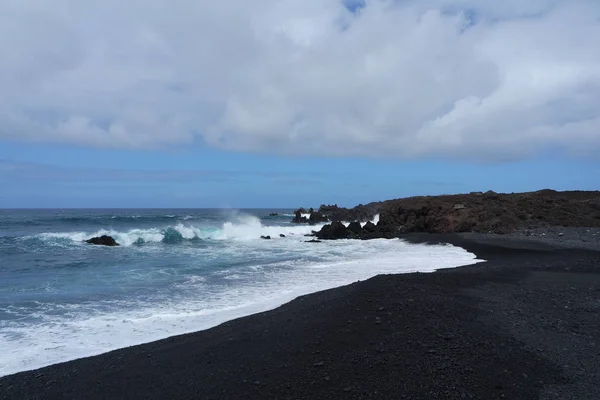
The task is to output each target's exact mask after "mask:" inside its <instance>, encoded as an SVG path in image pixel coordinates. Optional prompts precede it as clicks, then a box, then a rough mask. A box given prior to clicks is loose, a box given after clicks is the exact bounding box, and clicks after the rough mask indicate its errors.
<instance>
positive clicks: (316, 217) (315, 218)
mask: <svg viewBox="0 0 600 400" xmlns="http://www.w3.org/2000/svg"><path fill="white" fill-rule="evenodd" d="M308 222H309V223H310V224H313V225H314V224H318V223H320V222H329V219H328V218H327V217H326V216H324V215H323V214H321V213H320V212H318V211H316V212H315V211H313V212H311V213H310V217H309V218H308Z"/></svg>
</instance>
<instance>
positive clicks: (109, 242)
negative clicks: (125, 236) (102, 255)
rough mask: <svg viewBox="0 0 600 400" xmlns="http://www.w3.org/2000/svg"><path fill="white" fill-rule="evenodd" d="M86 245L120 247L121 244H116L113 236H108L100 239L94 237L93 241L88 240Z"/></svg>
mask: <svg viewBox="0 0 600 400" xmlns="http://www.w3.org/2000/svg"><path fill="white" fill-rule="evenodd" d="M85 242H86V243H89V244H95V245H98V246H111V247H113V246H119V243H117V242H116V240H115V239H113V238H112V237H111V236H107V235H102V236H100V237H93V238H91V239H88V240H86V241H85Z"/></svg>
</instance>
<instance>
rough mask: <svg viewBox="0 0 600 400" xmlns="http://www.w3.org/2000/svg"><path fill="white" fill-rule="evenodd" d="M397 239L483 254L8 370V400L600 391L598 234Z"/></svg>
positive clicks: (580, 395) (3, 391)
mask: <svg viewBox="0 0 600 400" xmlns="http://www.w3.org/2000/svg"><path fill="white" fill-rule="evenodd" d="M596 237H597V236H596ZM400 238H401V239H404V240H407V241H409V242H412V243H442V242H443V243H450V244H452V245H455V246H459V247H462V248H464V249H465V250H467V251H468V252H470V253H474V254H475V255H476V256H477V258H478V259H485V260H487V262H486V263H484V264H479V265H476V266H462V267H457V268H452V269H441V270H438V271H437V272H434V273H427V274H423V273H413V274H400V275H378V276H376V277H374V278H371V279H368V280H366V281H361V282H356V283H353V284H350V285H347V286H342V287H338V288H334V289H329V290H325V291H322V292H317V293H313V294H309V295H305V296H300V297H299V298H297V299H295V300H293V301H291V302H289V303H286V304H284V305H282V306H280V307H278V308H276V309H274V310H271V311H266V312H263V313H259V314H253V315H250V316H247V317H242V318H238V319H235V320H232V321H229V322H226V323H224V324H221V325H219V326H216V327H214V328H210V329H208V330H205V331H200V332H195V333H191V334H186V335H180V336H174V337H171V338H167V339H163V340H159V341H157V342H152V343H146V344H142V345H138V346H133V347H129V348H124V349H119V350H115V351H112V352H109V353H105V354H101V355H98V356H93V357H88V358H83V359H78V360H73V361H68V362H66V363H61V364H55V365H52V366H49V367H44V368H41V369H38V370H33V371H26V372H20V373H17V374H14V375H8V376H5V377H2V378H0V399H4V398H24V399H27V398H31V399H34V398H45V399H52V398H65V397H67V398H82V399H83V398H85V399H94V398H148V399H151V398H232V399H233V398H261V399H263V398H293V399H296V398H370V397H373V398H390V399H391V398H402V396H403V395H405V396H406V398H457V399H458V398H502V396H504V398H523V399H528V398H545V399H555V398H556V399H559V398H561V399H567V398H573V399H587V398H589V399H595V398H600V383H597V382H600V376H599V375H598V374H599V373H598V371H597V367H596V366H597V365H600V356H599V355H598V351H597V348H595V347H594V343H597V342H598V341H600V321H599V320H598V313H600V294H599V293H600V253H599V252H597V251H593V249H594V248H595V246H597V245H598V243H597V240H592V241H590V242H582V243H591V244H586V245H584V246H583V247H586V246H587V247H588V249H580V248H565V246H564V245H561V244H560V243H558V242H556V241H555V240H554V239H544V240H542V241H539V240H537V241H534V240H526V239H523V238H519V237H511V236H502V237H498V236H497V235H494V236H491V235H485V234H475V235H469V234H439V235H436V234H407V235H401V236H400ZM561 238H562V237H561ZM574 241H576V240H574ZM580 244H581V243H580ZM571 247H573V246H571ZM561 306H562V308H561ZM565 307H567V308H565Z"/></svg>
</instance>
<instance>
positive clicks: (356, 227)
mask: <svg viewBox="0 0 600 400" xmlns="http://www.w3.org/2000/svg"><path fill="white" fill-rule="evenodd" d="M347 229H348V230H349V231H350V232H352V233H356V234H360V233H361V232H362V227H361V226H360V222H358V221H354V222H350V225H348V228H347Z"/></svg>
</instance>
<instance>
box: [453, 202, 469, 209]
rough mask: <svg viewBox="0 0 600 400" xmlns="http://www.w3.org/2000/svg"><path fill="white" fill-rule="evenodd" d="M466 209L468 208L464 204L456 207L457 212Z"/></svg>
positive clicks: (458, 204)
mask: <svg viewBox="0 0 600 400" xmlns="http://www.w3.org/2000/svg"><path fill="white" fill-rule="evenodd" d="M464 208H467V206H465V205H464V204H460V203H457V204H455V205H454V209H455V210H462V209H464Z"/></svg>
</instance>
